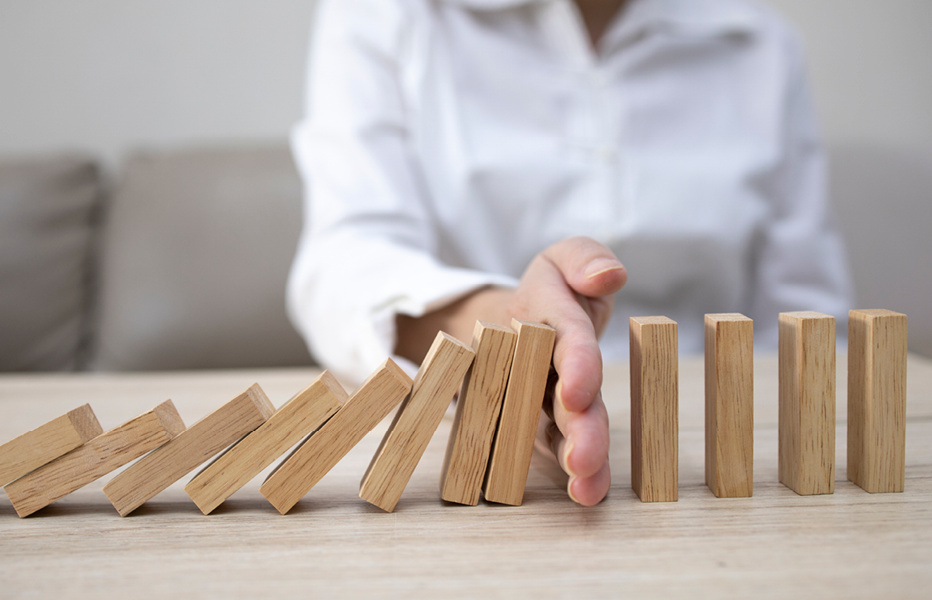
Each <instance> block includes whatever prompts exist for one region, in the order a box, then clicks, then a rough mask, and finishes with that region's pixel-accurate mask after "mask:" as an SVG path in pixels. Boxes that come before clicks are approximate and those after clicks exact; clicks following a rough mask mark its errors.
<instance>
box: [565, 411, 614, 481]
mask: <svg viewBox="0 0 932 600" xmlns="http://www.w3.org/2000/svg"><path fill="white" fill-rule="evenodd" d="M553 412H554V420H555V423H556V426H557V428H558V429H559V431H557V432H556V433H554V432H552V431H551V440H552V441H551V448H552V449H553V451H554V455H555V456H556V457H557V460H558V461H559V462H560V466H561V467H563V470H564V471H566V473H567V474H568V475H570V476H571V477H581V478H583V479H586V478H589V477H592V476H593V475H595V474H596V473H598V472H599V470H600V469H601V468H602V465H604V464H605V463H606V462H608V449H609V434H608V411H606V409H605V404H604V403H603V402H602V396H601V394H599V395H597V396H596V399H595V401H594V402H593V403H592V405H590V406H589V408H587V409H586V410H584V411H582V412H571V411H567V410H565V409H563V408H561V407H560V406H559V405H558V404H555V405H554V410H553Z"/></svg>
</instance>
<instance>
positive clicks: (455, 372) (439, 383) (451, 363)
mask: <svg viewBox="0 0 932 600" xmlns="http://www.w3.org/2000/svg"><path fill="white" fill-rule="evenodd" d="M475 356H476V353H475V352H473V350H472V348H470V347H469V346H467V345H466V344H464V343H463V342H461V341H459V340H457V339H456V338H454V337H452V336H450V335H448V334H446V333H444V332H442V331H441V332H438V333H437V337H436V338H434V343H433V344H431V347H430V350H428V352H427V356H426V357H425V358H424V362H423V363H421V368H420V369H419V370H418V372H417V375H416V376H415V378H414V385H413V386H412V387H411V393H410V394H409V395H408V397H407V398H405V400H404V403H403V404H402V405H401V408H400V409H398V412H397V413H395V418H394V420H393V421H392V424H391V425H390V426H389V428H388V431H386V432H385V436H384V437H382V442H381V443H380V444H379V448H378V450H376V451H375V455H374V456H373V457H372V461H371V462H370V463H369V468H368V469H366V473H365V474H364V475H363V476H362V481H361V482H360V484H359V497H360V498H362V499H363V500H365V501H366V502H369V503H370V504H374V505H376V506H378V507H379V508H381V509H382V510H384V511H387V512H392V511H393V510H395V505H396V504H398V500H399V499H400V498H401V493H402V492H404V489H405V486H407V485H408V481H409V480H410V479H411V474H412V473H414V468H415V467H416V466H417V463H418V462H419V461H420V460H421V456H422V455H423V454H424V450H425V449H426V448H427V444H428V442H430V438H431V437H432V436H433V435H434V431H436V430H437V426H438V425H440V420H441V419H442V418H443V413H444V412H446V410H447V407H448V406H449V405H450V401H451V400H453V394H455V393H456V390H457V389H459V387H460V384H461V383H462V381H463V375H465V374H466V369H468V368H469V365H471V364H472V360H473V358H474V357H475Z"/></svg>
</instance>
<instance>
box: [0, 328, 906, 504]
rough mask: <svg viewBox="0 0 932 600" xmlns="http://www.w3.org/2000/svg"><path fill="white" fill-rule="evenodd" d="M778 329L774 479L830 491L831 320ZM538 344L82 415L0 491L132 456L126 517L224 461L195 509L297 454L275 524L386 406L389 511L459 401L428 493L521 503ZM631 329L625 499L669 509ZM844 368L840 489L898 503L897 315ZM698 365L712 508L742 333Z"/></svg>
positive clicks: (494, 335)
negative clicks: (121, 414) (182, 409)
mask: <svg viewBox="0 0 932 600" xmlns="http://www.w3.org/2000/svg"><path fill="white" fill-rule="evenodd" d="M779 325H780V345H779V346H780V347H779V352H780V356H779V371H780V372H779V388H780V389H779V404H780V406H779V476H780V481H781V482H783V483H784V484H786V485H787V486H788V487H790V488H791V489H793V490H795V491H796V492H797V493H799V494H822V493H832V492H833V491H834V476H835V461H834V457H835V437H834V430H835V320H834V318H833V317H830V316H827V315H822V314H819V313H811V312H802V313H783V314H781V315H780V317H779ZM554 333H555V332H554V330H553V329H551V328H550V327H548V326H546V325H540V324H534V323H528V322H524V321H518V320H514V321H513V322H512V329H509V328H506V327H500V326H497V325H491V324H488V323H481V322H480V323H477V324H476V328H475V331H474V334H473V340H472V346H471V347H469V346H466V345H465V344H463V343H461V342H459V341H457V340H455V339H454V338H452V337H450V336H449V335H447V334H445V333H442V332H441V333H440V334H438V336H437V338H436V339H435V341H434V344H433V345H432V347H431V349H430V351H429V352H428V355H427V357H426V358H425V360H424V362H423V364H422V365H421V368H420V369H419V371H418V373H417V376H416V377H415V379H414V380H413V381H412V380H411V379H410V378H409V377H408V376H407V375H406V374H405V373H404V372H403V371H402V370H401V369H400V368H398V366H397V365H395V363H394V362H392V361H391V360H390V359H389V360H386V362H385V363H383V364H382V365H381V366H380V367H379V369H377V370H376V372H375V373H373V374H372V375H371V376H370V377H369V379H368V380H366V382H365V383H363V385H362V386H361V387H360V388H359V389H358V390H357V391H356V392H355V393H354V394H353V395H352V397H348V396H347V394H346V392H345V391H344V390H343V388H342V387H341V386H340V384H339V383H338V382H337V381H336V380H335V379H334V378H333V377H332V376H331V375H330V374H329V373H328V372H326V371H325V372H324V373H323V374H322V375H321V376H320V377H319V378H318V379H317V380H315V381H314V382H313V383H312V384H311V385H310V386H308V387H307V388H305V389H304V390H302V391H301V392H299V393H298V394H297V395H295V396H294V397H293V398H292V399H291V400H289V401H288V402H287V403H286V404H285V405H284V406H282V407H281V408H280V409H279V410H277V411H276V410H275V408H274V407H273V406H272V404H271V403H270V402H269V400H268V398H267V397H266V396H265V394H264V393H263V391H262V389H261V388H260V387H259V386H258V385H253V386H252V387H251V388H249V389H248V390H247V391H246V392H244V393H243V394H241V395H239V396H237V397H236V398H234V399H233V400H232V401H230V402H229V403H227V404H225V405H224V406H222V407H221V408H219V409H217V410H216V411H214V412H213V413H211V414H209V415H208V416H206V417H204V418H203V419H201V420H200V421H198V422H197V423H196V424H194V425H193V426H192V427H190V428H188V429H185V426H184V423H183V422H182V420H181V418H180V417H179V416H178V413H177V411H176V410H175V407H174V405H173V404H172V403H171V401H170V400H169V401H167V402H165V403H163V404H161V405H159V406H157V407H156V408H155V409H153V410H152V411H149V412H147V413H145V414H143V415H141V416H139V417H137V418H136V419H133V420H131V421H129V422H128V423H125V424H124V425H121V426H120V427H117V428H116V429H113V430H111V431H109V432H107V433H101V427H100V425H99V423H98V422H97V419H96V417H95V416H94V414H93V412H92V411H91V409H90V407H89V406H87V405H85V406H83V407H81V408H78V409H76V410H74V411H72V412H70V413H68V414H67V415H64V416H62V417H59V418H58V419H55V420H54V421H51V422H49V423H47V424H46V425H43V426H42V427H40V428H38V429H36V430H33V431H31V432H28V433H26V434H24V435H22V436H20V437H18V438H16V439H14V440H12V441H10V442H8V443H6V444H4V445H3V446H0V483H6V482H10V481H12V483H9V484H8V485H6V487H5V489H6V492H7V495H8V497H9V498H10V500H11V502H12V503H13V506H14V508H15V509H16V512H17V514H19V515H20V516H21V517H22V516H27V515H29V514H32V513H33V512H35V511H36V510H39V509H40V508H42V507H44V506H47V505H48V504H50V503H52V502H54V501H55V500H57V499H59V498H62V497H64V496H65V495H67V494H69V493H71V492H73V491H75V490H77V489H79V488H80V487H82V486H84V485H87V484H88V483H90V482H92V481H94V480H96V479H98V478H100V477H102V476H103V475H105V474H107V473H110V472H111V471H113V470H115V469H117V468H119V467H121V466H123V465H126V464H128V463H129V462H131V461H133V460H135V459H137V458H139V457H141V456H144V455H145V456H144V457H143V458H142V459H141V460H139V461H137V462H136V463H135V464H134V465H132V466H131V467H130V468H128V469H127V470H125V471H124V472H123V473H121V474H120V475H118V476H117V477H115V478H114V479H112V480H111V481H110V482H109V483H107V484H106V485H105V486H104V492H105V494H106V495H107V497H108V498H109V499H110V501H111V502H112V503H113V505H114V507H115V508H116V509H117V511H118V512H119V514H120V515H124V516H125V515H127V514H129V513H130V512H132V511H133V510H135V509H136V508H138V507H139V506H141V505H142V504H143V503H144V502H146V501H147V500H149V499H150V498H152V497H154V496H155V495H156V494H158V493H159V492H161V491H162V490H164V489H166V488H167V487H168V486H170V485H171V484H172V483H174V482H176V481H178V480H179V479H181V478H182V477H184V476H185V475H187V474H188V473H190V472H191V471H193V470H194V469H195V468H197V467H198V466H199V465H201V464H203V463H204V462H206V461H207V460H209V459H210V458H211V457H213V456H215V455H216V454H217V453H219V452H220V451H221V450H223V449H224V448H228V450H227V451H226V452H224V453H223V454H221V455H220V456H219V457H218V458H217V459H216V460H214V461H213V462H212V463H211V464H210V465H209V466H208V467H206V468H205V469H204V470H202V471H201V472H200V473H198V474H197V475H196V476H195V477H194V478H193V479H192V480H191V481H190V482H189V483H188V484H187V486H185V491H187V493H188V494H189V495H190V497H191V498H192V500H194V502H195V503H196V504H197V506H198V507H199V508H200V509H201V511H202V512H204V514H209V513H210V512H211V511H213V510H214V509H215V508H217V506H219V505H220V504H221V503H222V502H223V501H224V500H226V499H227V498H228V497H229V496H230V495H232V494H233V493H234V492H236V491H237V490H238V489H240V488H241V487H242V486H243V485H245V484H246V483H247V482H248V481H250V480H251V479H252V478H254V477H255V476H256V475H258V474H259V472H260V471H262V470H263V469H265V468H266V467H268V466H270V465H271V464H272V463H273V462H274V461H275V459H276V458H278V457H280V456H282V455H283V454H284V453H285V452H287V450H288V449H289V448H291V447H293V446H295V445H296V444H297V446H296V447H295V449H294V451H293V452H292V453H291V454H290V455H289V456H287V457H286V458H285V460H283V461H282V462H281V464H279V465H278V467H277V468H276V469H275V470H274V471H273V472H272V474H271V475H270V476H269V477H268V479H266V481H265V482H264V483H263V484H262V486H261V487H260V492H261V493H262V494H263V495H264V496H265V497H266V498H267V499H268V500H269V501H270V502H271V503H272V505H273V506H275V508H276V509H278V510H279V512H281V513H282V514H286V513H287V512H288V511H289V510H291V508H292V507H293V506H294V505H295V504H296V503H297V502H298V500H300V499H301V498H302V497H303V496H304V495H305V494H306V493H308V491H310V489H311V488H313V487H314V485H316V484H317V482H318V481H319V480H320V479H321V478H322V477H323V476H324V475H325V474H326V473H327V472H329V471H330V469H332V468H333V466H335V465H336V464H337V462H339V460H340V459H341V458H343V456H345V455H346V453H347V452H349V450H350V449H351V448H352V447H353V446H355V445H356V444H357V443H358V442H359V441H360V440H361V439H362V438H363V437H364V436H365V435H366V434H367V433H368V432H369V431H371V430H372V429H373V428H374V427H375V426H376V425H377V424H378V423H379V422H380V421H381V420H382V419H383V418H384V417H385V416H387V415H388V414H389V413H390V412H391V411H392V409H394V408H395V407H396V406H398V404H399V403H400V404H401V407H400V408H399V410H398V411H397V412H396V414H395V418H394V420H393V421H392V423H391V425H390V426H389V428H388V431H387V432H386V433H385V436H384V437H383V438H382V441H381V443H380V445H379V447H378V450H377V451H376V453H375V455H374V456H373V458H372V461H371V463H370V465H369V467H368V469H367V470H366V472H365V474H364V475H363V478H362V482H361V484H360V492H359V495H360V497H361V498H363V499H365V500H367V501H368V502H371V503H372V504H375V505H376V506H379V507H381V508H382V509H384V510H386V511H392V510H393V509H394V507H395V505H396V504H397V502H398V500H399V498H400V496H401V494H402V492H403V491H404V488H405V486H406V485H407V483H408V481H409V479H410V477H411V474H412V473H413V471H414V468H415V467H416V465H417V463H418V461H419V460H420V458H421V455H422V454H423V452H424V450H425V449H426V447H427V444H428V442H429V441H430V438H431V437H432V436H433V433H434V431H435V430H436V428H437V426H438V425H439V423H440V421H441V419H442V417H443V414H444V412H445V411H446V408H447V406H448V405H449V402H450V400H451V399H452V398H453V396H454V394H455V393H456V392H457V390H459V392H460V397H459V401H458V403H457V409H456V416H455V419H454V424H453V427H452V430H451V433H450V438H449V441H448V444H447V451H446V455H445V458H444V462H443V468H442V472H441V478H440V488H441V497H442V498H443V499H444V500H447V501H450V502H456V503H460V504H469V505H475V504H477V503H478V501H479V498H480V495H483V496H484V497H485V499H486V500H488V501H491V502H498V503H503V504H511V505H517V504H521V502H522V499H523V496H524V487H525V484H526V481H527V475H528V469H529V466H530V461H531V454H532V451H533V444H534V436H535V432H536V430H537V423H538V418H539V414H540V411H541V406H542V403H543V399H544V394H545V388H546V384H547V378H548V374H549V370H550V361H551V357H552V353H553V344H554ZM630 334H631V447H632V453H631V460H632V487H633V488H634V490H635V492H636V493H637V495H638V497H639V498H640V499H641V500H642V501H645V502H653V501H675V500H676V499H677V495H678V483H677V479H678V468H677V463H678V344H677V325H676V322H674V321H672V320H670V319H668V318H666V317H635V318H632V319H631V322H630ZM848 356H849V368H848V477H849V479H851V480H852V481H853V482H855V483H856V484H858V485H860V486H861V487H862V488H864V489H865V490H867V491H870V492H894V491H902V490H903V487H904V480H905V407H906V393H905V388H906V317H905V315H901V314H899V313H893V312H891V311H884V310H864V311H851V313H850V316H849V353H848ZM705 360H706V381H705V388H706V389H705V393H706V394H705V395H706V482H707V484H708V486H709V488H710V489H711V490H712V491H713V493H714V494H715V495H716V496H719V497H746V496H751V494H752V492H753V484H752V482H753V439H754V418H753V406H754V400H753V396H754V390H753V323H752V321H751V320H750V319H748V318H747V317H744V316H742V315H738V314H718V315H706V354H705ZM464 377H465V381H464ZM461 384H462V385H461Z"/></svg>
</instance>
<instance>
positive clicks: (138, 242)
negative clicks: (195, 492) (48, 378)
mask: <svg viewBox="0 0 932 600" xmlns="http://www.w3.org/2000/svg"><path fill="white" fill-rule="evenodd" d="M121 171H122V172H121V173H120V174H119V176H118V177H117V178H116V181H115V183H114V184H113V185H108V184H107V183H106V181H105V178H104V177H103V176H102V171H101V169H100V168H99V167H98V165H97V164H96V163H95V161H94V160H93V159H91V158H88V157H82V156H60V157H49V158H42V159H31V160H21V161H5V162H2V163H0V332H2V335H0V370H3V371H34V370H43V371H48V370H76V369H77V370H80V369H95V370H150V369H159V370H162V369H188V368H205V369H210V368H235V367H273V366H293V365H308V364H312V361H311V358H310V355H309V354H308V351H307V349H306V347H305V345H304V343H303V341H302V340H301V338H300V337H299V336H298V335H297V333H295V331H294V329H293V328H292V327H291V325H290V323H289V322H288V319H287V317H286V315H285V308H284V305H285V291H284V290H285V281H286V278H287V273H288V268H289V266H290V263H291V259H292V256H293V254H294V250H295V247H296V244H297V239H298V235H299V232H300V228H301V185H300V181H299V179H298V176H297V173H296V172H295V168H294V165H293V163H292V160H291V156H290V154H289V152H288V149H287V147H286V146H285V145H284V144H281V145H276V146H270V147H239V148H237V147H225V148H205V149H188V150H177V151H171V152H165V153H141V154H136V155H134V156H132V157H131V158H129V159H128V160H127V161H126V162H125V164H124V166H123V168H122V170H121Z"/></svg>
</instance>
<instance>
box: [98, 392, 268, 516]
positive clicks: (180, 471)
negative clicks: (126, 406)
mask: <svg viewBox="0 0 932 600" xmlns="http://www.w3.org/2000/svg"><path fill="white" fill-rule="evenodd" d="M274 412H275V407H274V406H272V403H271V402H269V399H268V397H267V396H266V395H265V392H263V391H262V388H260V387H259V384H253V385H252V386H251V387H250V388H249V389H247V390H246V391H245V392H243V393H242V394H239V395H238V396H236V397H235V398H233V399H232V400H230V401H229V402H227V403H226V404H224V405H223V406H221V407H220V408H218V409H217V410H215V411H214V412H212V413H210V414H209V415H207V416H206V417H204V418H203V419H201V420H200V421H198V422H197V423H195V424H194V425H192V426H191V427H189V428H188V429H186V430H185V431H182V432H181V433H179V434H178V435H177V436H175V437H174V438H173V439H172V440H171V441H169V442H167V443H165V444H164V445H162V446H160V447H159V448H157V449H156V450H154V451H152V452H150V453H149V454H147V455H146V456H145V457H143V458H142V459H140V460H139V461H138V462H136V464H134V465H133V466H131V467H130V468H128V469H126V470H125V471H123V472H122V473H120V474H119V475H117V476H116V477H114V478H113V479H111V480H110V482H109V483H107V485H105V486H104V494H106V495H107V498H109V499H110V502H111V503H112V504H113V507H114V508H115V509H116V510H117V512H118V513H120V516H121V517H125V516H126V515H128V514H129V513H131V512H133V511H134V510H136V509H137V508H139V507H140V506H142V504H143V503H145V502H146V501H148V500H149V499H150V498H153V497H154V496H155V495H156V494H158V493H159V492H161V491H163V490H164V489H165V488H167V487H168V486H170V485H171V484H173V483H175V482H176V481H178V480H179V479H181V478H182V477H184V476H185V475H187V474H188V473H190V472H191V471H193V470H194V469H196V468H197V467H198V465H200V464H201V463H203V462H204V461H205V460H207V459H209V458H210V457H212V456H213V455H215V454H216V453H218V452H220V451H221V450H223V449H224V448H226V447H227V446H229V445H230V444H233V443H234V442H236V440H238V439H240V438H241V437H243V436H244V435H246V434H247V433H249V432H250V431H252V430H254V429H255V428H256V427H259V426H260V425H262V424H263V423H264V422H265V421H266V420H267V419H268V418H269V417H270V416H272V413H274Z"/></svg>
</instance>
